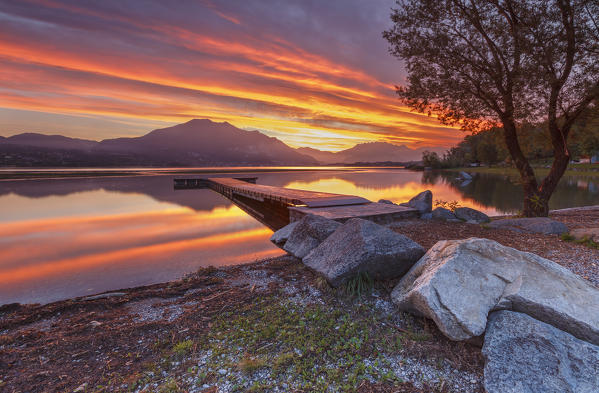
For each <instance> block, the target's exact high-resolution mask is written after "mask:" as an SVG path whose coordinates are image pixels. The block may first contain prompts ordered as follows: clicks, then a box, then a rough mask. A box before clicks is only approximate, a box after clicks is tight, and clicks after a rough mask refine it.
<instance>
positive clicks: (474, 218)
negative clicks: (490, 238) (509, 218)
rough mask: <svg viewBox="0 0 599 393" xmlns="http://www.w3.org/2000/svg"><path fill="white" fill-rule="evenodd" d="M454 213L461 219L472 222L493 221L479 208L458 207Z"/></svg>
mask: <svg viewBox="0 0 599 393" xmlns="http://www.w3.org/2000/svg"><path fill="white" fill-rule="evenodd" d="M453 214H455V216H456V217H457V218H459V219H460V220H464V221H466V222H469V223H471V224H484V223H485V222H489V221H491V220H490V219H489V216H487V215H486V214H485V213H483V212H480V211H478V210H475V209H472V208H469V207H458V208H457V209H455V210H454V211H453Z"/></svg>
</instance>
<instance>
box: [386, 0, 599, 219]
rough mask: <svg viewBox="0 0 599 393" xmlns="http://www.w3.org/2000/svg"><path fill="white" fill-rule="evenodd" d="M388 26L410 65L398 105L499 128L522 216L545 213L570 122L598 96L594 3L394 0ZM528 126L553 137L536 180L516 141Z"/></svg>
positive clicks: (473, 126)
mask: <svg viewBox="0 0 599 393" xmlns="http://www.w3.org/2000/svg"><path fill="white" fill-rule="evenodd" d="M391 20H392V21H393V27H392V28H390V29H389V30H387V31H385V32H384V33H383V36H384V37H385V39H387V41H388V42H389V44H390V52H391V53H392V54H393V55H394V56H396V57H398V58H399V59H401V60H403V62H404V64H405V65H406V70H407V78H406V83H405V85H404V86H401V87H398V88H397V93H398V94H399V97H400V98H401V100H402V101H403V102H404V103H405V104H407V105H408V106H409V107H411V108H413V109H415V110H418V111H420V112H424V113H428V114H429V115H431V114H436V115H437V117H438V119H439V120H440V121H441V122H442V123H445V124H450V125H459V126H460V127H461V128H462V129H463V130H467V131H473V132H477V131H480V130H482V129H488V128H490V127H492V126H499V127H501V129H502V132H503V139H504V140H505V144H506V147H507V149H508V151H509V153H510V156H511V158H512V162H513V163H514V165H515V166H516V168H517V169H518V171H519V173H520V176H521V178H522V185H523V188H524V202H523V214H524V215H525V216H546V215H547V214H548V212H549V207H548V202H549V198H550V197H551V194H552V193H553V191H554V190H555V188H556V186H557V184H558V182H559V180H560V178H561V177H562V175H563V174H564V172H565V170H566V168H567V166H568V163H569V161H570V152H569V150H568V145H567V140H568V135H569V133H570V130H571V128H572V125H573V124H574V122H575V121H576V119H577V118H578V117H579V116H580V114H581V113H583V112H584V111H585V108H587V107H588V106H589V104H590V103H591V102H592V101H593V100H594V99H596V98H597V97H599V27H598V24H599V0H398V1H397V8H396V9H393V11H392V14H391ZM524 123H531V124H538V125H542V124H544V125H545V127H544V128H545V132H546V134H547V136H548V138H549V139H550V140H551V145H552V148H553V165H552V166H551V169H550V172H549V174H548V175H547V176H546V177H545V178H544V179H543V180H542V181H540V182H539V181H538V180H537V178H536V176H535V173H534V171H533V169H532V167H531V165H530V163H529V161H528V158H527V157H526V156H525V154H524V153H523V151H522V148H521V145H520V143H519V140H518V133H517V130H518V128H519V126H521V125H522V124H524Z"/></svg>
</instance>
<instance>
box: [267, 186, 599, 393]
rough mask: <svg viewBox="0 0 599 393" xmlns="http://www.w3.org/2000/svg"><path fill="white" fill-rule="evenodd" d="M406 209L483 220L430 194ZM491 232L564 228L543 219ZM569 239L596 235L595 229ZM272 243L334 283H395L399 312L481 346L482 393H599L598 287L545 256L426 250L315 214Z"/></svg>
mask: <svg viewBox="0 0 599 393" xmlns="http://www.w3.org/2000/svg"><path fill="white" fill-rule="evenodd" d="M382 203H385V202H382ZM404 205H407V206H410V207H412V208H415V209H418V211H419V212H420V217H421V218H426V217H429V216H430V218H432V219H440V220H447V221H453V220H456V221H457V220H460V221H466V222H469V223H477V224H480V223H486V222H489V217H487V216H486V215H485V214H483V213H481V212H479V211H477V210H474V209H471V208H466V207H463V208H457V209H455V211H453V212H452V211H450V210H448V209H444V208H441V207H438V208H436V209H435V210H432V206H431V205H432V194H431V193H430V191H425V192H423V193H421V194H419V195H417V196H416V197H414V198H412V200H410V202H408V203H407V204H404ZM433 225H434V224H433ZM489 226H490V227H492V228H508V229H511V230H515V231H518V232H531V233H544V234H561V233H564V232H567V230H568V228H567V227H565V225H563V224H561V223H559V222H556V221H553V220H551V219H548V218H540V219H528V218H524V219H522V218H518V219H504V220H497V221H494V222H492V223H491V224H489ZM579 232H580V233H579ZM572 234H573V235H574V236H578V237H580V238H589V239H595V238H594V237H593V236H595V235H596V234H597V236H599V229H597V232H596V233H595V232H592V231H591V232H589V231H586V232H583V231H578V232H576V231H572ZM598 240H599V239H598ZM271 241H272V242H273V243H275V244H276V245H278V246H279V247H282V248H283V249H285V250H286V251H288V252H289V253H290V254H292V255H294V256H296V257H298V258H301V259H302V261H303V263H304V264H305V265H306V266H308V267H310V268H311V269H312V270H314V271H316V272H318V273H320V274H322V275H323V276H324V277H325V278H326V280H327V281H328V282H329V283H330V284H331V285H333V286H340V285H343V284H345V283H346V282H347V281H348V280H350V279H352V278H353V277H355V276H357V275H358V274H361V273H367V274H368V275H369V276H370V277H372V278H374V279H390V278H396V277H400V278H401V280H400V281H399V283H398V284H397V286H396V287H395V288H394V290H393V291H392V293H391V299H392V300H393V302H394V303H395V305H396V306H397V307H398V308H399V309H400V310H402V311H407V312H411V313H414V314H416V315H420V316H423V317H426V318H429V319H432V320H433V321H434V322H435V323H436V325H437V326H438V327H439V329H440V330H441V332H442V333H443V334H444V335H446V336H447V337H448V338H450V339H451V340H456V341H463V340H467V341H473V342H474V341H477V340H478V341H479V342H480V340H483V343H484V344H483V349H482V351H483V355H484V357H485V370H484V375H485V376H484V385H485V389H486V391H487V393H500V392H501V393H503V392H507V393H509V392H514V393H515V392H524V393H527V392H530V393H532V392H599V289H598V288H596V287H595V286H593V285H592V284H591V283H590V282H588V281H586V280H584V279H583V278H581V277H579V276H577V275H576V274H574V273H572V272H571V271H570V270H568V269H566V268H564V267H562V266H560V265H558V264H556V263H554V262H552V261H550V260H548V259H544V258H541V257H540V256H538V255H535V254H532V253H527V252H522V251H518V250H516V249H513V248H510V247H505V246H503V245H501V244H499V243H497V242H495V241H492V240H488V239H478V238H470V239H462V240H444V241H440V242H438V243H437V244H435V245H434V246H433V247H432V248H431V249H430V250H429V251H428V252H426V253H425V252H424V249H423V248H422V247H421V246H420V245H419V244H417V243H415V242H414V241H412V240H410V239H409V238H407V237H405V236H403V235H400V234H398V233H396V232H394V231H392V230H390V229H389V228H386V227H383V226H381V225H378V224H375V223H373V222H371V221H366V220H362V219H358V218H354V219H350V220H348V221H347V222H345V223H343V224H341V223H338V222H335V221H332V220H328V219H326V218H323V217H320V216H315V215H307V216H305V217H303V218H302V220H300V221H298V222H294V223H292V224H290V225H288V226H286V227H284V228H282V229H281V230H279V231H277V232H275V233H274V234H273V236H272V238H271Z"/></svg>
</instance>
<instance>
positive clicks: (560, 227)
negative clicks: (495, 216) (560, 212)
mask: <svg viewBox="0 0 599 393" xmlns="http://www.w3.org/2000/svg"><path fill="white" fill-rule="evenodd" d="M489 227H491V228H505V229H510V230H514V231H516V232H527V233H542V234H545V235H561V234H562V233H564V232H568V227H567V226H566V225H565V224H563V223H561V222H559V221H555V220H552V219H551V218H549V217H530V218H528V217H527V218H505V219H502V220H495V221H493V222H491V223H490V224H489Z"/></svg>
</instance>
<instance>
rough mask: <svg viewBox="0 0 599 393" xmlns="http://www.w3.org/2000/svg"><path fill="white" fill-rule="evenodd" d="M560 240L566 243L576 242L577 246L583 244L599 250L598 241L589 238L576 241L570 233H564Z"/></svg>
mask: <svg viewBox="0 0 599 393" xmlns="http://www.w3.org/2000/svg"><path fill="white" fill-rule="evenodd" d="M560 238H561V239H562V240H563V241H565V242H574V243H577V244H582V245H583V246H587V247H589V248H594V249H596V250H599V243H597V242H596V241H594V240H593V239H591V238H590V237H589V236H585V237H583V238H582V239H576V238H575V237H574V236H572V235H571V234H569V233H562V235H561V236H560Z"/></svg>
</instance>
